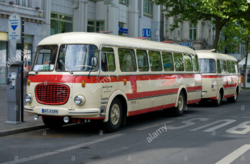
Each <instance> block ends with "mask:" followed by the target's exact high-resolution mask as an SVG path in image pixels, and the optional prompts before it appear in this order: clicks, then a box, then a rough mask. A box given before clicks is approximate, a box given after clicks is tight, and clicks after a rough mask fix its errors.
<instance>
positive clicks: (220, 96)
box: [213, 92, 222, 106]
mask: <svg viewBox="0 0 250 164" xmlns="http://www.w3.org/2000/svg"><path fill="white" fill-rule="evenodd" d="M213 101H214V106H220V105H221V102H222V93H221V92H219V95H218V96H217V99H216V100H213Z"/></svg>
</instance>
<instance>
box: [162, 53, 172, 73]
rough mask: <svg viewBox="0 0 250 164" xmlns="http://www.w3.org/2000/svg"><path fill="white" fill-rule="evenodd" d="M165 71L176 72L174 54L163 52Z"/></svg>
mask: <svg viewBox="0 0 250 164" xmlns="http://www.w3.org/2000/svg"><path fill="white" fill-rule="evenodd" d="M162 60H163V67H164V71H174V65H173V56H172V53H167V52H162Z"/></svg>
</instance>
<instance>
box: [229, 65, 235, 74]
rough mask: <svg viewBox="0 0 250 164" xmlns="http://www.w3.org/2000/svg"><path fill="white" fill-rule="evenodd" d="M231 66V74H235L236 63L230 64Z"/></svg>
mask: <svg viewBox="0 0 250 164" xmlns="http://www.w3.org/2000/svg"><path fill="white" fill-rule="evenodd" d="M230 65H231V72H232V73H235V67H234V62H230Z"/></svg>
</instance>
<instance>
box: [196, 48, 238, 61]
mask: <svg viewBox="0 0 250 164" xmlns="http://www.w3.org/2000/svg"><path fill="white" fill-rule="evenodd" d="M195 52H196V53H197V55H198V58H201V59H203V58H204V59H216V60H217V59H219V60H233V61H238V60H237V59H236V58H235V57H233V56H231V55H227V54H222V53H215V52H213V50H198V51H195Z"/></svg>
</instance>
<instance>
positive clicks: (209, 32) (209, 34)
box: [208, 29, 211, 45]
mask: <svg viewBox="0 0 250 164" xmlns="http://www.w3.org/2000/svg"><path fill="white" fill-rule="evenodd" d="M208 44H209V45H210V44H211V29H209V30H208Z"/></svg>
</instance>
